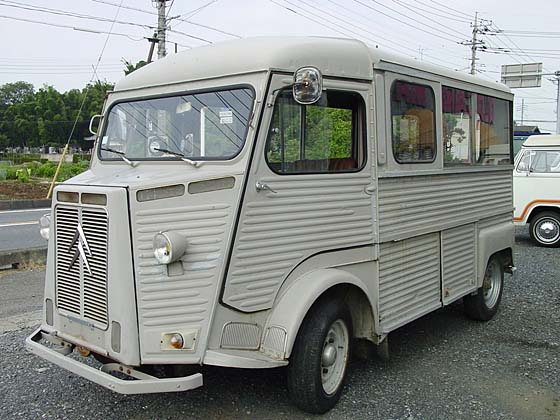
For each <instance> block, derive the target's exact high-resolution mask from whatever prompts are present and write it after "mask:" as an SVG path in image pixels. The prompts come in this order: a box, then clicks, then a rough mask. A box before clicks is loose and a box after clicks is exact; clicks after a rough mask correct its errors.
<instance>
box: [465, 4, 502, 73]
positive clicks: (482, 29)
mask: <svg viewBox="0 0 560 420" xmlns="http://www.w3.org/2000/svg"><path fill="white" fill-rule="evenodd" d="M489 25H492V21H489V20H486V19H479V18H478V12H476V13H475V14H474V23H473V24H472V27H473V30H472V39H470V40H469V41H463V42H461V44H462V45H466V46H469V47H471V66H470V67H471V71H470V73H471V74H472V75H475V74H476V62H477V61H478V58H476V52H477V51H478V50H479V49H480V50H485V49H486V47H485V46H484V41H483V40H480V39H478V34H481V35H484V34H488V33H495V31H493V30H491V29H490V28H489Z"/></svg>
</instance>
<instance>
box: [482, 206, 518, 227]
mask: <svg viewBox="0 0 560 420" xmlns="http://www.w3.org/2000/svg"><path fill="white" fill-rule="evenodd" d="M512 217H513V215H512V212H511V211H510V212H508V213H504V214H499V215H497V216H492V217H487V218H486V219H482V220H480V221H479V222H478V230H482V229H486V228H489V227H492V226H496V225H501V224H504V223H506V224H507V223H513V222H512Z"/></svg>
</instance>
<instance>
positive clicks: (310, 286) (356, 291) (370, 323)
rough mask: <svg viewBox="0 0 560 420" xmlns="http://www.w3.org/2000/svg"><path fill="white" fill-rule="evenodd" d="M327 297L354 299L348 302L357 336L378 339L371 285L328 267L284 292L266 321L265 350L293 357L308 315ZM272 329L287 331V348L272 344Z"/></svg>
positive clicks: (285, 342) (302, 279) (313, 273)
mask: <svg viewBox="0 0 560 420" xmlns="http://www.w3.org/2000/svg"><path fill="white" fill-rule="evenodd" d="M324 299H340V300H341V301H344V302H349V301H352V304H351V305H347V306H348V309H349V311H350V315H351V317H352V324H353V328H352V329H353V337H359V338H365V339H368V340H373V339H374V338H373V337H374V335H375V315H374V306H373V305H372V302H371V299H370V298H369V296H368V288H367V286H366V285H365V284H364V283H363V282H362V281H361V280H360V279H359V278H358V277H356V276H354V275H352V274H350V273H348V272H345V271H343V270H340V269H336V268H327V269H319V270H315V271H312V272H310V273H307V274H305V275H303V276H301V277H300V278H299V279H297V280H296V281H295V282H293V283H291V284H290V285H289V286H288V288H287V289H286V291H285V292H284V293H281V294H280V297H279V299H278V300H277V302H276V303H275V305H274V309H273V311H272V313H271V314H270V316H269V317H268V320H267V322H266V324H265V328H264V331H265V334H264V338H263V342H262V344H261V351H263V352H264V353H266V354H268V355H270V356H271V357H274V358H278V359H279V358H281V359H287V358H289V357H290V354H291V352H292V348H293V346H294V342H295V340H296V337H297V334H298V332H299V330H300V328H301V325H302V323H303V321H304V319H305V317H306V316H307V314H308V313H309V311H310V310H311V308H312V307H314V306H315V305H318V304H320V303H321V302H322V301H323V300H324ZM272 330H280V331H284V332H285V338H284V340H283V343H282V344H283V348H281V349H280V348H278V346H276V347H277V348H271V347H272V346H271V343H272V340H268V339H267V336H269V335H271V334H274V333H273V332H272ZM278 344H280V343H278Z"/></svg>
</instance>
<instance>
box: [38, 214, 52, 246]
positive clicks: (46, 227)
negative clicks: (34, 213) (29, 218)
mask: <svg viewBox="0 0 560 420" xmlns="http://www.w3.org/2000/svg"><path fill="white" fill-rule="evenodd" d="M50 230H51V215H50V214H44V215H43V216H41V218H40V219H39V233H40V234H41V236H42V237H43V238H45V239H46V240H47V241H48V240H49V233H50Z"/></svg>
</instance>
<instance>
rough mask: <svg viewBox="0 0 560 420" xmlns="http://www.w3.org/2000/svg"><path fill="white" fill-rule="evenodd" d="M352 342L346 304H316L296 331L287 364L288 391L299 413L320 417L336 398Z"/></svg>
mask: <svg viewBox="0 0 560 420" xmlns="http://www.w3.org/2000/svg"><path fill="white" fill-rule="evenodd" d="M351 341H352V320H351V317H350V313H349V311H348V308H347V307H346V305H344V304H343V303H342V302H339V301H335V300H329V301H326V302H324V303H323V302H318V303H317V304H316V305H314V306H313V307H312V308H311V310H310V312H309V313H308V314H307V316H306V318H305V320H304V321H303V324H302V326H301V328H300V330H299V332H298V335H297V338H296V341H295V344H294V348H293V350H292V354H291V357H290V364H289V365H288V391H289V393H290V397H291V399H292V401H293V402H294V403H295V404H296V405H297V406H298V407H299V408H301V409H302V410H304V411H307V412H309V413H313V414H322V413H325V412H327V411H328V410H330V409H331V408H332V407H334V405H335V404H336V403H337V401H338V400H339V398H340V395H341V393H342V387H343V384H344V378H345V375H346V368H347V366H348V360H349V359H350V343H351Z"/></svg>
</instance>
